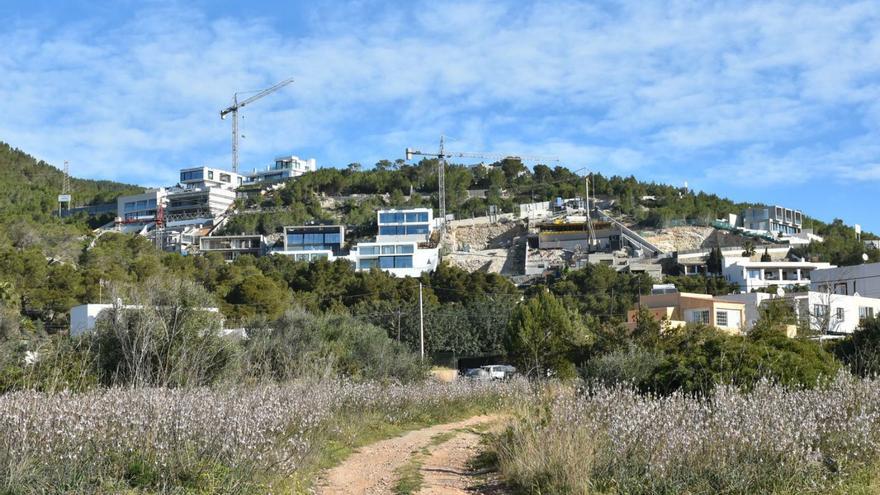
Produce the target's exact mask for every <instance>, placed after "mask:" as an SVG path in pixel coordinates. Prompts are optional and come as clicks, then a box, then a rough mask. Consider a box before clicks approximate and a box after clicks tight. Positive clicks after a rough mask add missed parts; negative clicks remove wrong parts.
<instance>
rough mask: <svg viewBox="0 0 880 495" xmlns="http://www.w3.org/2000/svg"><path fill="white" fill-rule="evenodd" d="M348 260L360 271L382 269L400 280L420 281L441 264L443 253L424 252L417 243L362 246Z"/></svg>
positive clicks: (363, 243)
mask: <svg viewBox="0 0 880 495" xmlns="http://www.w3.org/2000/svg"><path fill="white" fill-rule="evenodd" d="M348 258H349V259H350V260H351V262H352V263H353V264H354V266H355V269H356V270H358V271H362V270H371V269H373V268H378V269H380V270H383V271H386V272H388V273H391V274H392V275H395V276H398V277H406V276H409V277H418V276H419V275H421V274H422V273H424V272H433V271H434V270H435V269H436V268H437V265H438V264H439V262H440V250H439V249H437V248H420V247H419V244H418V243H417V242H413V241H410V242H405V241H404V242H400V241H398V242H394V241H391V242H388V241H376V242H362V243H359V244H358V245H357V246H355V247H354V248H352V250H351V253H350V254H349V256H348Z"/></svg>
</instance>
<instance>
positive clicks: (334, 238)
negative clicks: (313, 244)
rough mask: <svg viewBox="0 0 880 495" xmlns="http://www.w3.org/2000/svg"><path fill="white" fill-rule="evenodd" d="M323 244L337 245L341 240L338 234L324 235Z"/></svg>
mask: <svg viewBox="0 0 880 495" xmlns="http://www.w3.org/2000/svg"><path fill="white" fill-rule="evenodd" d="M324 242H325V243H327V244H339V243H340V242H342V238H341V237H340V235H339V234H324Z"/></svg>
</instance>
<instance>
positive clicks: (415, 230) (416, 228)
mask: <svg viewBox="0 0 880 495" xmlns="http://www.w3.org/2000/svg"><path fill="white" fill-rule="evenodd" d="M406 233H407V234H427V233H428V224H421V225H407V226H406Z"/></svg>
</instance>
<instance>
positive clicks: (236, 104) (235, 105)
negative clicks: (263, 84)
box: [220, 79, 293, 173]
mask: <svg viewBox="0 0 880 495" xmlns="http://www.w3.org/2000/svg"><path fill="white" fill-rule="evenodd" d="M292 82H293V79H285V80H283V81H281V82H279V83H277V84H275V85H274V86H272V87H269V88H266V89H261V90H258V91H257V92H256V94H255V95H253V96H251V97H249V98H247V99H245V100H242V101H238V95H240V94H245V93H253V91H245V92H239V93H235V94H233V95H232V105H230V106H228V107H226V108H224V109H223V110H221V111H220V119H221V120H225V119H226V116H227V115H229V114H230V113H231V114H232V171H233V172H236V173H237V172H238V111H239V109H241V108H242V107H243V106H245V105H247V104H249V103H253V102H255V101H257V100H259V99H260V98H262V97H264V96H266V95H269V94H271V93H274V92H276V91H278V90H279V89H281V88H283V87H284V86H287V85H288V84H290V83H292Z"/></svg>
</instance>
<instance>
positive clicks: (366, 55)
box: [0, 1, 880, 186]
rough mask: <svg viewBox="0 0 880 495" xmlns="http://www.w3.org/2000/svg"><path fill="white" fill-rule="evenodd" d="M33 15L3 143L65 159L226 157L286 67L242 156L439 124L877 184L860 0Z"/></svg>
mask: <svg viewBox="0 0 880 495" xmlns="http://www.w3.org/2000/svg"><path fill="white" fill-rule="evenodd" d="M262 12H264V13H266V12H267V10H266V9H262ZM41 21H43V19H39V18H35V19H30V18H25V19H24V20H22V21H21V22H17V23H12V24H11V26H12V27H11V28H8V29H7V30H6V31H5V32H3V33H2V34H0V44H2V46H4V47H6V49H5V50H3V52H2V53H0V74H2V76H3V77H0V115H3V116H4V117H2V119H0V139H4V140H8V141H9V142H11V143H13V144H14V145H16V146H19V147H22V148H24V149H25V150H27V151H30V152H33V153H35V154H37V155H39V156H40V157H43V158H46V159H48V160H50V161H53V162H56V163H58V162H60V161H62V160H64V159H69V160H71V162H72V163H73V164H74V169H75V170H76V171H77V173H78V174H80V175H86V176H91V177H109V178H116V179H122V180H129V181H133V182H143V183H163V182H168V181H170V180H173V177H174V170H175V169H176V168H179V167H180V166H185V165H190V164H194V163H213V164H217V165H223V164H225V163H226V162H228V149H229V128H228V122H222V121H220V120H219V118H218V115H217V114H218V111H219V110H220V108H222V107H223V106H224V105H226V104H228V102H229V101H230V99H231V96H232V93H233V92H235V91H241V90H248V89H258V88H261V87H265V86H267V85H269V84H271V83H273V82H275V81H277V80H280V79H282V78H285V77H288V76H291V75H292V76H293V77H295V78H296V83H295V85H293V86H291V87H289V88H287V89H285V90H283V92H282V93H281V94H279V95H275V96H273V97H270V98H266V99H265V100H263V101H260V102H259V103H256V104H254V105H253V106H251V107H249V108H248V109H247V110H246V111H245V112H244V113H243V115H244V121H243V132H244V134H245V135H246V137H245V139H244V141H243V153H242V157H243V163H245V164H246V166H248V167H253V166H262V165H264V164H267V163H269V161H270V160H271V159H272V157H273V156H274V155H278V154H283V153H298V154H304V155H308V156H317V158H318V159H319V161H320V162H321V163H322V164H323V165H344V164H346V163H348V162H351V161H360V162H363V163H367V164H369V163H372V162H373V161H375V160H378V159H380V158H386V157H388V158H394V157H396V156H398V155H399V154H400V153H401V150H402V149H403V148H404V147H405V146H408V145H419V146H424V145H429V144H431V143H434V142H436V138H437V136H438V135H439V134H440V133H441V132H445V133H447V134H449V135H451V136H453V137H456V138H457V141H455V144H456V146H460V147H461V148H462V149H467V150H487V151H499V152H517V153H533V154H555V155H559V156H560V158H562V159H563V160H564V161H565V162H566V163H568V164H570V166H571V167H572V168H579V167H581V166H589V167H591V168H593V169H598V170H600V171H604V172H608V173H627V174H628V173H637V174H638V175H640V176H644V177H645V178H648V179H650V178H656V177H664V178H669V177H673V178H690V179H691V180H692V181H695V182H702V183H704V184H706V185H711V184H719V183H725V184H736V183H748V182H751V183H754V182H755V181H754V178H755V177H756V176H759V177H761V178H762V180H761V181H760V184H761V185H762V186H769V185H773V184H782V183H791V182H792V181H796V182H800V183H805V182H809V181H815V180H826V179H835V180H838V179H844V178H858V179H859V180H869V181H876V180H880V174H878V173H877V171H876V168H877V165H876V163H877V159H878V158H877V154H876V153H875V152H876V151H877V149H876V147H874V146H871V147H868V148H866V145H868V144H870V142H871V140H872V137H871V136H872V135H876V131H877V130H878V127H880V111H878V106H877V104H876V102H877V101H880V29H878V27H880V4H877V3H876V2H871V1H865V2H847V3H834V2H832V3H825V4H821V5H811V4H805V3H803V2H794V1H791V2H754V3H743V2H718V3H712V4H703V3H690V2H669V3H667V2H662V3H661V2H621V3H610V4H609V3H601V4H598V3H597V4H589V3H579V2H568V1H558V2H553V1H551V2H540V3H528V4H526V3H522V2H459V3H452V4H449V3H446V2H442V3H437V2H418V3H414V4H408V5H405V6H401V5H398V6H387V7H381V8H380V7H377V6H376V5H375V4H363V3H352V4H347V5H337V4H336V3H333V4H326V5H318V6H316V7H312V8H308V9H306V12H304V13H303V16H302V18H301V19H298V21H299V23H298V24H297V27H296V28H290V29H285V28H284V25H285V23H286V21H287V20H286V19H273V18H270V17H262V18H249V19H248V18H241V17H240V16H234V15H231V14H227V13H224V12H223V11H222V10H219V9H212V10H211V11H210V12H209V11H201V10H198V9H196V8H193V7H190V6H188V4H187V3H185V2H180V3H175V2H160V3H158V4H149V5H148V6H145V7H141V8H139V9H138V10H135V11H133V12H131V13H130V15H127V16H122V19H121V20H119V21H114V22H113V23H108V22H106V21H102V20H101V19H100V18H99V19H90V18H83V19H72V20H70V21H64V22H62V21H61V20H60V19H51V20H50V21H51V22H49V23H48V24H51V25H52V27H53V28H52V29H41V28H40V26H41V25H42V24H41ZM866 150H867V151H866ZM792 170H796V171H797V174H794V175H793V174H792Z"/></svg>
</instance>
